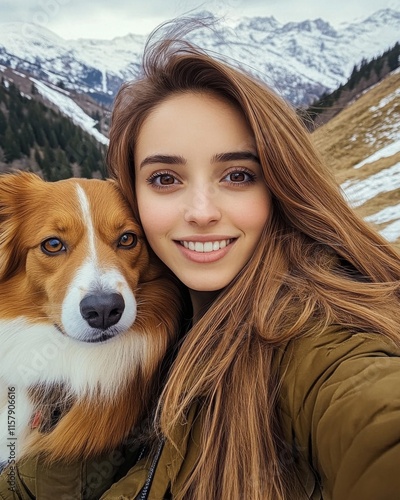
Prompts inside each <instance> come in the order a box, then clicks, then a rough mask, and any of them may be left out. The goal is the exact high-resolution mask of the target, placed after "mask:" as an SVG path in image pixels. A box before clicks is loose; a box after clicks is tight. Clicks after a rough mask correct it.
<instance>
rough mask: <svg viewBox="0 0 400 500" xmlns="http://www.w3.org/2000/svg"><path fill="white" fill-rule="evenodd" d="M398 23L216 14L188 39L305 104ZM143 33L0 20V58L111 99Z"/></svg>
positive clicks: (396, 16)
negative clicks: (68, 36) (63, 29)
mask: <svg viewBox="0 0 400 500" xmlns="http://www.w3.org/2000/svg"><path fill="white" fill-rule="evenodd" d="M202 15H203V17H204V16H206V17H210V13H203V14H202ZM211 16H212V15H211ZM399 26H400V11H397V10H393V9H383V10H380V11H378V12H376V13H375V14H373V15H372V16H369V17H368V18H367V19H365V20H362V21H353V22H352V23H350V24H347V25H342V26H340V27H338V28H337V29H334V28H333V27H332V26H331V25H330V24H329V23H328V22H326V21H324V20H323V19H315V20H304V21H302V22H297V23H287V24H284V25H283V24H281V23H280V22H279V21H277V20H276V19H275V18H274V17H253V18H242V19H239V20H238V21H237V23H236V24H235V25H234V26H233V27H232V26H228V25H227V24H225V23H224V22H222V21H221V22H220V23H219V24H218V25H217V26H216V29H214V30H204V29H203V30H199V31H195V32H193V34H192V35H191V39H192V40H193V41H194V42H195V43H197V44H198V45H200V46H201V47H204V48H206V49H207V50H211V51H213V52H216V53H219V54H221V55H222V56H225V57H227V58H228V60H229V61H236V62H237V64H238V65H240V66H242V67H243V68H244V69H248V70H249V71H250V72H252V73H256V74H257V75H258V76H259V77H260V78H261V79H264V80H266V81H267V83H269V84H270V85H271V86H272V87H274V88H275V90H277V91H278V92H279V93H281V95H282V96H283V97H284V98H286V99H287V100H289V101H291V102H292V103H294V104H296V105H307V104H309V103H310V102H312V101H313V100H314V99H316V98H318V97H319V96H320V95H321V94H322V93H324V92H329V91H332V90H333V89H335V88H337V87H338V86H339V85H340V84H341V83H344V82H345V81H346V80H347V79H348V77H349V75H350V73H351V71H352V69H353V67H354V65H355V64H358V63H359V62H360V61H361V60H362V59H364V58H365V59H371V58H372V57H374V56H376V55H378V54H380V53H382V52H383V51H385V50H386V49H388V48H389V47H391V46H393V45H394V44H395V43H396V42H397V41H398V39H399ZM145 40H146V37H144V36H141V35H135V34H130V35H127V36H123V37H117V38H114V39H113V40H89V39H81V40H64V39H62V38H61V37H59V36H57V35H55V34H54V33H52V32H51V31H49V30H47V29H46V28H43V27H40V26H35V25H30V24H22V23H12V24H0V64H4V65H6V66H9V67H12V68H14V69H17V70H18V69H20V70H24V71H26V72H29V73H31V74H32V75H33V76H34V77H36V78H39V79H42V80H43V81H45V82H46V81H47V82H51V83H58V82H60V81H61V82H62V83H63V84H64V86H65V87H66V88H69V89H74V90H77V91H78V92H83V93H88V94H91V95H92V96H93V97H95V98H96V99H97V100H99V101H101V102H105V103H110V102H111V100H112V98H113V96H114V95H115V93H116V91H117V90H118V88H119V87H120V85H121V83H122V82H123V81H124V80H129V79H134V78H136V76H137V75H138V73H139V65H140V61H141V52H142V50H143V47H144V44H145Z"/></svg>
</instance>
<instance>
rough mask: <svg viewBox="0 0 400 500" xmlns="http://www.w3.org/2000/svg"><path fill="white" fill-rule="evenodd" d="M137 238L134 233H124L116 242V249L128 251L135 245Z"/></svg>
mask: <svg viewBox="0 0 400 500" xmlns="http://www.w3.org/2000/svg"><path fill="white" fill-rule="evenodd" d="M137 242H138V237H137V236H136V234H135V233H124V234H123V235H122V236H121V237H120V239H119V240H118V247H119V248H124V249H129V248H133V247H135V246H136V245H137Z"/></svg>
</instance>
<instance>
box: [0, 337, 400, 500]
mask: <svg viewBox="0 0 400 500" xmlns="http://www.w3.org/2000/svg"><path fill="white" fill-rule="evenodd" d="M276 367H277V369H278V370H279V371H280V373H281V375H282V380H283V384H282V389H281V398H280V408H279V409H280V415H281V422H282V429H283V432H284V437H285V442H286V446H285V449H284V450H283V456H282V457H281V460H282V462H283V463H284V464H286V465H287V466H288V467H294V468H295V470H296V475H297V478H293V479H294V480H298V483H299V486H298V488H297V494H296V500H298V499H304V500H305V499H313V500H317V499H324V500H396V499H400V349H399V348H396V347H394V346H393V345H391V343H390V342H388V341H386V340H384V339H382V337H380V336H378V335H364V334H356V335H351V334H349V333H343V332H342V331H340V330H336V331H335V330H334V329H331V330H330V331H329V332H326V333H324V334H322V335H320V336H317V337H309V338H303V339H299V340H296V341H291V342H289V343H288V345H287V346H286V347H285V348H284V349H282V350H281V351H280V352H279V353H278V355H277V357H276ZM196 415H197V411H196V408H193V409H192V410H191V412H190V414H189V416H188V422H187V425H185V426H184V427H182V428H180V429H177V431H176V442H177V443H179V448H180V450H179V451H180V453H178V452H177V451H176V450H175V449H174V448H173V447H172V446H171V445H170V443H168V442H166V443H165V445H164V447H163V448H162V450H161V454H160V456H159V460H158V463H157V466H156V468H155V473H154V476H153V479H152V481H151V483H150V482H149V484H148V485H147V486H149V489H148V497H146V496H145V495H142V494H141V492H142V491H143V487H144V485H145V483H146V480H147V478H148V471H149V469H150V468H151V467H152V465H154V460H152V459H140V457H138V456H137V451H135V450H132V451H130V450H128V451H126V450H124V451H118V450H116V451H115V452H114V453H113V454H109V455H108V456H106V457H103V458H102V459H99V460H97V461H94V462H91V463H89V464H76V465H72V466H62V465H53V466H51V467H50V468H46V467H45V466H44V465H43V464H42V462H41V461H40V460H37V459H34V460H30V461H29V462H27V463H25V464H21V465H20V466H19V467H18V469H17V470H15V469H14V470H12V471H11V474H10V468H8V469H6V471H5V472H3V474H2V476H1V480H0V498H1V499H4V500H5V499H7V500H8V499H16V498H19V499H24V500H28V499H30V500H31V499H33V498H37V499H39V500H55V499H56V500H73V499H74V500H75V499H76V500H79V499H82V500H93V499H97V500H99V499H101V500H117V499H121V500H122V499H123V500H128V499H137V498H149V499H150V500H157V499H159V500H162V499H165V498H174V495H175V494H176V492H178V491H179V489H180V487H181V485H182V484H183V483H184V482H185V478H186V477H187V476H188V474H189V473H190V471H191V469H192V467H193V464H194V463H195V461H196V458H197V456H198V442H199V435H200V429H201V417H200V418H195V416H196ZM152 462H153V464H152ZM133 464H135V465H133ZM296 482H297V481H296ZM13 488H14V489H16V490H17V491H11V490H12V489H13ZM204 500H211V499H204ZM213 500H214V499H213ZM215 500H217V499H215ZM221 500H227V499H221ZM244 500H251V499H244ZM290 500H292V499H290Z"/></svg>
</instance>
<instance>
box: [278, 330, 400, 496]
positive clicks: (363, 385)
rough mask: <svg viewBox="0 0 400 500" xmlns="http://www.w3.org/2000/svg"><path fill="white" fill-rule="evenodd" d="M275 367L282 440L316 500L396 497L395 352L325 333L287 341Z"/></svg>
mask: <svg viewBox="0 0 400 500" xmlns="http://www.w3.org/2000/svg"><path fill="white" fill-rule="evenodd" d="M281 366H282V368H283V370H285V375H284V377H283V387H282V410H283V414H284V415H286V416H287V415H289V416H290V418H289V419H287V421H288V422H289V425H288V426H287V427H286V429H285V434H286V439H287V440H288V441H290V440H292V441H293V440H296V447H297V449H298V450H299V451H300V454H302V455H303V460H304V462H307V463H308V464H309V466H310V468H311V469H312V470H313V473H314V476H315V478H316V482H317V483H319V488H320V491H321V494H322V498H324V500H358V499H362V500H378V499H379V500H394V499H397V498H400V350H399V349H398V348H396V347H394V346H393V345H391V343H390V342H389V341H386V340H385V339H382V337H381V336H378V335H375V336H374V335H362V334H356V335H351V334H349V333H343V332H340V331H330V332H328V333H326V334H323V335H321V336H319V337H316V338H305V339H300V340H298V341H296V342H292V345H290V346H289V347H288V348H287V350H286V352H285V354H284V356H283V362H282V365H281ZM292 444H293V443H292ZM313 498H314V497H313ZM315 498H317V497H315Z"/></svg>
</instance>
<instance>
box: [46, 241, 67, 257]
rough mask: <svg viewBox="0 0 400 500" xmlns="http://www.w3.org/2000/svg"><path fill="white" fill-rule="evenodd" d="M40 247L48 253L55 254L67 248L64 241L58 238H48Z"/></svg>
mask: <svg viewBox="0 0 400 500" xmlns="http://www.w3.org/2000/svg"><path fill="white" fill-rule="evenodd" d="M40 248H41V249H42V251H43V252H44V253H46V254H47V255H55V254H58V253H61V252H64V251H65V250H66V249H65V246H64V243H63V242H62V241H61V240H59V239H58V238H48V239H47V240H44V241H42V243H41V245H40Z"/></svg>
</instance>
